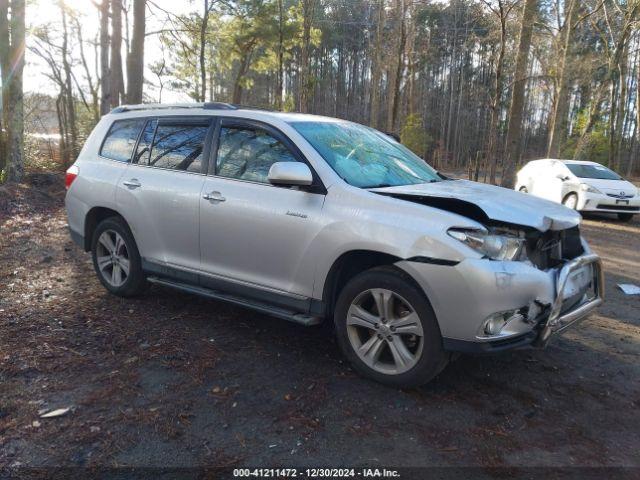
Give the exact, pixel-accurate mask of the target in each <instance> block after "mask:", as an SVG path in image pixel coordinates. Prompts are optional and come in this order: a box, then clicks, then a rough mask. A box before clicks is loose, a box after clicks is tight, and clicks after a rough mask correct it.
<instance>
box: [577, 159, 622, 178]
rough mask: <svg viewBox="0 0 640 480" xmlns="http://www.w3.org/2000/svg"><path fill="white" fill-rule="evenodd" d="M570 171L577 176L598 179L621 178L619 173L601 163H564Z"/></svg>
mask: <svg viewBox="0 0 640 480" xmlns="http://www.w3.org/2000/svg"><path fill="white" fill-rule="evenodd" d="M565 165H566V166H567V168H568V169H569V170H571V173H573V174H574V175H575V176H576V177H578V178H596V179H598V180H622V178H621V177H620V175H618V174H617V173H615V172H612V171H611V170H609V169H608V168H607V167H603V166H602V165H591V164H583V163H566V164H565Z"/></svg>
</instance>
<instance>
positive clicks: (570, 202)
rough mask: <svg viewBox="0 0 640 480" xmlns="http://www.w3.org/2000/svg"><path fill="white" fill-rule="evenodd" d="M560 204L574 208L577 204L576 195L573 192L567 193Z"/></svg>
mask: <svg viewBox="0 0 640 480" xmlns="http://www.w3.org/2000/svg"><path fill="white" fill-rule="evenodd" d="M562 204H563V205H564V206H565V207H567V208H570V209H572V210H575V209H576V207H577V206H578V196H577V195H576V194H575V193H570V194H569V195H567V196H566V197H564V199H563V200H562Z"/></svg>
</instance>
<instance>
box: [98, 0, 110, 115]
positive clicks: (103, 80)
mask: <svg viewBox="0 0 640 480" xmlns="http://www.w3.org/2000/svg"><path fill="white" fill-rule="evenodd" d="M109 5H110V1H109V0H102V3H101V4H100V91H101V94H100V115H106V114H107V113H109V110H110V109H111V82H110V70H109Z"/></svg>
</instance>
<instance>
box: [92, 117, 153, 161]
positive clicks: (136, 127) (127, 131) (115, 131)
mask: <svg viewBox="0 0 640 480" xmlns="http://www.w3.org/2000/svg"><path fill="white" fill-rule="evenodd" d="M145 121H146V120H145V119H140V118H136V119H131V120H118V121H116V122H113V125H111V128H110V129H109V133H107V137H106V138H105V139H104V143H103V144H102V148H101V149H100V155H102V156H103V157H107V158H110V159H112V160H117V161H118V162H128V161H129V160H131V154H132V153H133V149H134V147H135V146H136V141H137V140H138V135H139V134H140V130H141V129H142V127H143V126H144V123H145Z"/></svg>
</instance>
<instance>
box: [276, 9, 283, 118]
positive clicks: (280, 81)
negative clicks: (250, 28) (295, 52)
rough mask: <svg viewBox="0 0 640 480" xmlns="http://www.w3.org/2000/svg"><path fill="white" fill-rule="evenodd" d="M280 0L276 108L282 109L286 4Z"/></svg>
mask: <svg viewBox="0 0 640 480" xmlns="http://www.w3.org/2000/svg"><path fill="white" fill-rule="evenodd" d="M282 1H283V0H278V85H277V86H276V109H277V110H282V102H283V97H284V92H283V88H284V31H283V28H284V6H283V5H282Z"/></svg>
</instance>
